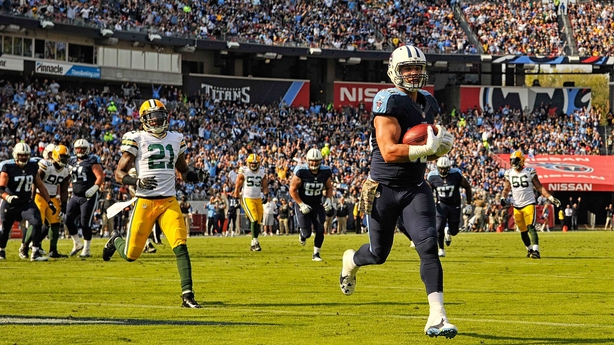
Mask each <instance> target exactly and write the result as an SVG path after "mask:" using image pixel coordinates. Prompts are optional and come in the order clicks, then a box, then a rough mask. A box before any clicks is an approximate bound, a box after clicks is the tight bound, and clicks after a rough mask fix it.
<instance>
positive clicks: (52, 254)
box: [49, 250, 68, 259]
mask: <svg viewBox="0 0 614 345" xmlns="http://www.w3.org/2000/svg"><path fill="white" fill-rule="evenodd" d="M49 257H50V258H53V259H62V258H67V257H68V255H66V254H62V253H58V252H57V251H55V250H50V251H49Z"/></svg>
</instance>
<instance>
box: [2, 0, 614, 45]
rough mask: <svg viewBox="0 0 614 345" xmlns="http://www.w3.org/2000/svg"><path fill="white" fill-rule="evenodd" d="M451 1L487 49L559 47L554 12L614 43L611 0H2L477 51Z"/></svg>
mask: <svg viewBox="0 0 614 345" xmlns="http://www.w3.org/2000/svg"><path fill="white" fill-rule="evenodd" d="M453 6H460V8H461V9H462V11H461V12H459V13H461V14H462V15H463V16H464V20H466V21H467V22H468V23H469V28H470V30H473V32H472V35H473V34H474V35H475V36H476V37H477V39H478V41H479V44H481V45H482V48H483V50H484V52H487V53H492V54H524V55H547V56H551V55H552V56H557V55H561V54H563V48H564V47H565V46H566V45H568V44H569V42H568V41H566V40H564V39H563V38H562V35H561V33H562V27H561V24H560V23H559V22H558V17H559V16H568V18H569V20H570V25H571V29H572V31H573V32H574V36H575V41H576V47H577V49H578V52H579V54H580V55H581V56H604V55H608V54H609V53H611V50H612V46H613V45H614V41H613V38H612V37H613V35H611V26H612V25H611V24H612V15H613V14H612V13H613V11H612V10H613V5H612V4H610V3H607V2H603V3H600V2H585V3H568V1H566V0H554V1H517V0H508V1H502V2H480V3H472V2H461V1H446V0H435V1H418V0H412V1H409V2H402V1H398V0H397V1H393V2H388V1H369V2H361V1H355V0H349V1H333V0H327V1H321V2H320V1H314V2H311V1H306V2H295V1H268V0H252V1H224V0H218V1H186V2H173V1H167V2H164V1H162V2H151V1H146V2H136V1H100V2H84V1H80V2H73V3H68V2H61V1H58V2H56V1H53V2H44V1H43V2H41V1H27V2H26V1H11V0H4V1H3V2H2V7H1V8H2V9H3V11H4V12H5V13H11V14H14V15H25V16H28V17H33V18H37V19H40V18H45V19H47V20H53V21H59V22H67V23H73V24H77V25H88V26H95V27H99V28H108V29H111V30H115V31H137V32H148V33H150V32H154V33H158V34H160V35H163V36H178V37H193V38H200V39H225V40H238V41H242V42H251V43H258V44H268V45H300V46H311V47H320V48H332V49H359V50H392V49H394V48H395V47H397V46H398V45H399V44H402V43H406V44H413V45H415V46H417V47H420V48H422V50H424V51H425V52H427V53H451V54H462V53H466V54H467V53H468V54H477V53H479V50H478V49H477V48H476V47H475V46H474V45H473V44H471V42H470V40H469V38H468V36H467V33H466V32H465V31H464V29H463V28H462V27H461V25H460V24H459V18H458V17H457V16H455V13H454V11H453Z"/></svg>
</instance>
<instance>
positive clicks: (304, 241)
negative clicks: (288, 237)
mask: <svg viewBox="0 0 614 345" xmlns="http://www.w3.org/2000/svg"><path fill="white" fill-rule="evenodd" d="M298 241H299V242H300V243H301V246H304V245H305V243H307V239H306V238H305V237H303V235H301V233H300V232H299V233H298Z"/></svg>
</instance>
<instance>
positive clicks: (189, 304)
mask: <svg viewBox="0 0 614 345" xmlns="http://www.w3.org/2000/svg"><path fill="white" fill-rule="evenodd" d="M181 299H182V300H183V302H182V303H181V306H182V307H183V308H202V307H201V306H200V304H198V302H196V300H195V299H194V293H193V292H186V293H184V294H183V295H182V296H181Z"/></svg>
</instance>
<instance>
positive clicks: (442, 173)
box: [427, 156, 473, 256]
mask: <svg viewBox="0 0 614 345" xmlns="http://www.w3.org/2000/svg"><path fill="white" fill-rule="evenodd" d="M451 167H452V161H451V160H450V158H448V157H446V156H443V157H440V158H439V159H438V160H437V170H435V171H431V172H430V173H429V174H428V177H427V182H428V183H429V185H430V186H431V188H432V189H433V191H434V192H435V196H436V198H437V206H436V207H437V222H436V224H437V225H436V226H437V233H438V234H439V237H438V238H437V244H438V245H439V252H438V254H439V256H446V252H445V251H444V249H443V242H444V239H445V242H446V244H447V245H448V246H449V245H450V242H451V241H452V237H451V236H456V235H457V234H458V227H459V225H460V219H461V195H460V188H464V189H465V193H466V194H467V204H468V205H470V204H471V200H472V199H473V194H472V191H471V185H470V184H469V181H467V179H466V178H465V177H464V176H463V174H462V173H461V171H460V170H459V169H456V168H451ZM446 224H447V226H448V230H447V232H446V230H445V229H446Z"/></svg>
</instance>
